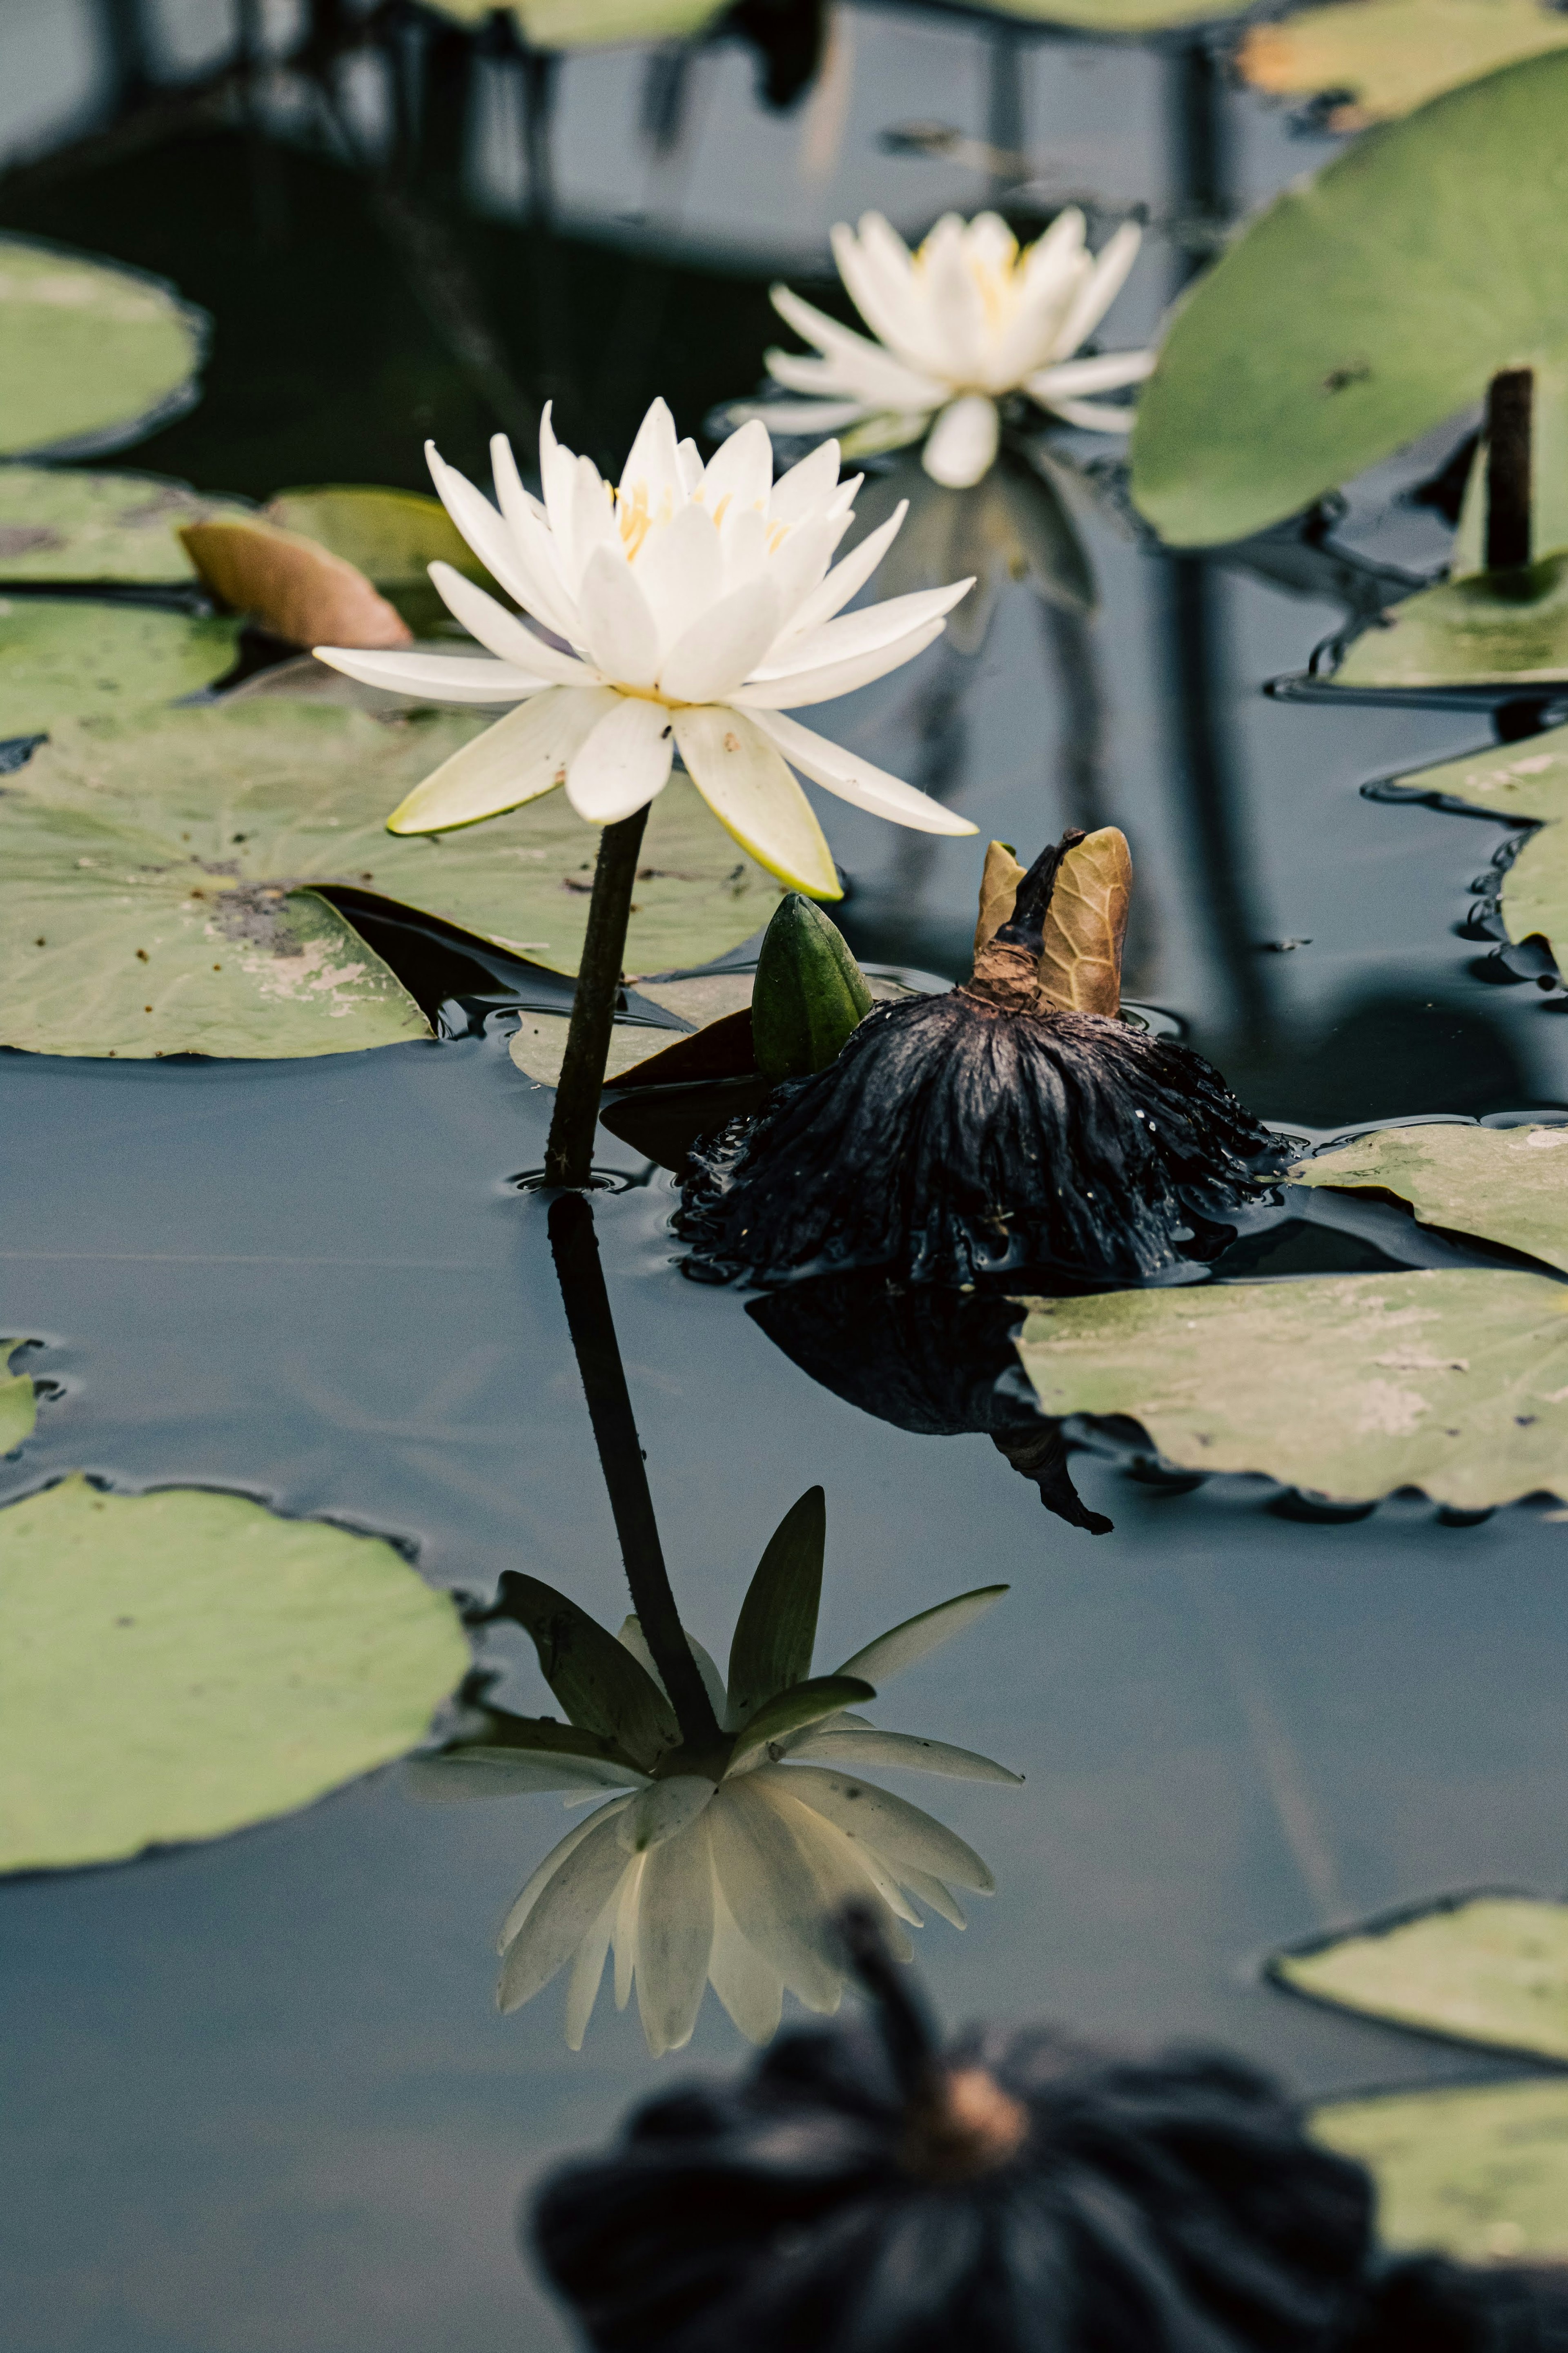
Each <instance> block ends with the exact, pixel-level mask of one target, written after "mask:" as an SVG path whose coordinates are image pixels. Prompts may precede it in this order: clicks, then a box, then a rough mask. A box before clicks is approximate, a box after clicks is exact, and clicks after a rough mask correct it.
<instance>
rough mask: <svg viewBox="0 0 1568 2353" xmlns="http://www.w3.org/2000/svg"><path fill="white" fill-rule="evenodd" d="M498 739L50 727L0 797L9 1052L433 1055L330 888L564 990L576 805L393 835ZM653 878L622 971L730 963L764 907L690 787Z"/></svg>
mask: <svg viewBox="0 0 1568 2353" xmlns="http://www.w3.org/2000/svg"><path fill="white" fill-rule="evenodd" d="M481 725H482V721H479V720H475V719H471V718H468V717H467V716H453V715H450V714H445V715H442V716H439V717H437V716H436V715H434V714H429V715H422V716H418V717H410V718H403V719H399V720H395V721H390V722H389V721H382V720H376V719H372V718H370V717H368V716H365V715H363V714H362V713H360V712H345V711H335V710H331V709H314V708H311V707H309V706H299V705H290V704H287V703H268V702H254V703H247V704H243V705H240V706H237V707H235V708H227V707H224V706H221V705H219V706H212V705H209V706H207V707H205V708H200V709H195V710H187V711H170V712H157V713H148V714H145V715H144V716H142V717H138V718H133V719H129V720H124V721H108V720H104V721H98V722H94V723H85V724H84V723H75V724H73V723H62V724H61V725H60V726H58V728H52V729H51V740H50V742H49V743H48V744H45V745H43V746H42V747H41V748H40V749H39V750H38V751H37V752H36V753H35V754H34V755H33V757H32V759H31V760H30V761H29V762H28V764H27V765H26V767H25V768H23V769H21V770H19V771H18V772H17V773H16V775H15V776H11V777H9V778H7V779H6V785H5V793H4V795H3V797H0V1043H3V1044H5V1045H11V1046H21V1047H25V1048H26V1049H28V1050H31V1051H33V1052H35V1053H54V1054H115V1055H121V1056H126V1055H135V1056H145V1055H152V1054H172V1053H204V1054H215V1055H239V1056H250V1055H259V1056H279V1055H295V1054H321V1053H348V1052H357V1051H359V1050H362V1049H363V1048H366V1047H370V1046H381V1045H387V1044H391V1043H394V1042H395V1041H396V1040H398V1039H410V1038H425V1037H428V1035H429V1029H428V1027H427V1025H426V1020H425V1017H424V1015H423V1014H422V1013H421V1012H420V1010H419V1008H418V1007H417V1006H416V1004H415V1002H414V1000H413V998H412V997H409V996H408V995H407V994H406V992H405V990H404V989H403V987H402V986H401V985H400V983H399V982H398V981H397V980H396V978H395V976H394V975H393V974H392V972H391V971H390V970H389V968H388V967H387V966H386V965H384V964H383V963H382V961H381V959H380V958H379V957H378V956H377V955H374V954H373V952H372V951H371V950H370V949H369V948H368V947H367V946H366V945H365V944H364V943H363V940H362V939H361V938H360V937H359V935H358V934H357V933H355V932H354V931H353V929H352V928H351V926H350V924H349V923H348V922H347V921H346V920H345V919H344V918H343V917H342V916H341V915H340V914H338V913H337V912H336V910H335V909H333V908H332V907H331V905H330V904H329V903H328V902H326V901H325V900H324V899H322V898H321V897H320V896H319V895H317V891H316V888H315V887H314V886H317V885H330V884H331V883H334V882H336V883H339V884H342V885H344V886H346V887H352V888H353V890H354V891H356V892H371V893H372V894H373V895H374V896H376V897H378V898H385V899H388V900H392V901H395V902H399V903H401V904H403V905H406V906H410V907H415V908H418V909H419V910H421V911H422V912H424V913H428V914H435V915H440V916H442V917H444V918H445V919H446V920H447V921H448V922H450V923H456V924H458V925H460V926H461V927H462V928H463V929H465V930H467V931H470V932H476V933H478V934H480V935H481V936H482V937H484V938H486V939H489V940H493V941H495V942H497V943H498V944H500V945H501V946H503V947H508V948H511V949H514V950H521V952H522V953H524V954H525V955H530V956H531V957H533V958H534V959H535V960H536V961H538V962H541V963H543V964H546V965H550V966H552V967H553V968H554V969H556V970H558V971H566V972H570V971H572V970H573V969H574V966H575V964H576V960H577V956H578V955H579V953H580V950H581V945H582V940H583V934H584V928H585V926H586V921H587V910H588V902H589V897H590V893H591V889H592V881H593V871H594V860H595V854H596V848H597V835H596V834H595V831H594V829H593V828H591V827H589V826H586V825H584V823H583V821H582V819H581V818H578V817H577V816H575V815H574V812H573V810H572V809H571V807H569V806H568V804H567V802H566V800H565V798H564V797H563V795H561V794H552V795H551V796H550V797H548V798H547V799H545V800H542V801H535V802H533V803H531V805H530V806H529V807H527V808H525V809H521V810H519V811H518V812H517V813H516V814H515V815H513V816H510V817H505V818H498V819H497V820H496V822H495V823H494V824H493V825H489V826H487V827H486V828H484V830H483V832H482V833H464V834H458V835H457V836H455V837H453V838H452V839H449V840H442V839H439V838H437V839H429V838H425V837H414V838H410V839H398V838H396V837H395V836H394V835H391V834H388V833H387V832H386V831H385V830H384V818H385V816H386V812H387V810H388V809H390V808H392V807H395V804H396V803H397V801H398V800H399V799H400V798H401V797H402V796H403V795H404V794H405V792H406V791H408V789H409V788H410V787H411V786H413V785H414V784H415V783H416V781H417V780H418V779H419V778H420V777H421V776H425V775H426V774H427V772H428V771H429V770H430V769H431V768H432V767H434V766H435V765H437V763H438V762H439V761H440V760H442V759H443V758H445V757H447V755H448V754H450V753H451V752H453V751H455V750H456V749H457V747H458V744H462V743H465V742H467V741H468V738H469V737H470V736H471V735H472V734H474V733H476V732H477V731H478V729H479V726H481ZM643 855H644V858H645V859H646V860H647V865H646V866H645V867H644V868H643V869H641V870H640V872H639V879H638V882H637V898H636V900H635V902H634V907H635V910H636V912H635V913H634V914H633V916H632V920H631V927H630V932H629V934H628V947H627V962H628V965H632V964H634V963H635V964H636V965H640V966H641V967H642V968H645V969H653V970H658V969H668V968H669V967H670V966H671V965H679V964H681V963H695V962H700V961H702V960H703V959H705V958H708V957H710V956H714V955H721V954H722V953H723V952H724V951H725V950H726V949H729V948H731V947H734V946H736V945H738V944H739V943H740V942H741V941H742V939H744V938H746V937H747V936H748V935H749V934H751V933H752V932H753V931H754V930H756V928H757V926H758V924H759V923H761V922H763V920H764V918H765V916H766V914H767V913H768V912H769V911H770V909H771V908H772V906H773V903H774V901H775V898H776V889H775V886H774V885H773V883H772V882H771V881H769V880H768V879H767V878H766V877H765V876H764V875H763V872H762V870H761V868H759V867H757V866H754V865H753V864H752V862H751V860H748V859H746V858H744V857H743V856H742V854H741V852H740V851H738V850H737V849H736V848H735V845H734V843H733V842H732V841H731V839H730V837H729V835H728V834H726V833H724V832H723V831H722V830H721V828H720V827H719V826H718V825H717V824H716V823H715V822H714V821H713V819H712V818H710V816H709V815H708V812H707V810H706V808H705V807H704V806H703V804H702V803H701V801H700V799H699V797H698V796H697V793H696V791H695V789H694V787H692V786H690V785H689V784H687V783H686V782H685V781H684V779H677V780H674V781H672V782H671V783H670V784H669V785H668V786H667V788H666V789H665V791H664V792H663V793H662V794H660V796H659V797H658V800H657V801H656V803H655V805H654V808H653V813H652V816H651V818H650V819H649V824H648V830H647V836H646V839H645V842H644V849H643Z"/></svg>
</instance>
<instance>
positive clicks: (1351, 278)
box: [1132, 54, 1568, 546]
mask: <svg viewBox="0 0 1568 2353" xmlns="http://www.w3.org/2000/svg"><path fill="white" fill-rule="evenodd" d="M1565 115H1568V56H1564V55H1561V54H1559V55H1554V56H1550V57H1541V58H1529V59H1527V60H1526V61H1525V62H1524V63H1523V64H1521V65H1516V66H1510V67H1507V68H1505V69H1503V70H1502V71H1500V72H1498V73H1494V74H1489V75H1488V76H1487V77H1486V79H1484V80H1481V81H1476V82H1470V83H1468V84H1467V85H1466V86H1465V87H1464V88H1463V89H1462V90H1452V91H1449V92H1447V93H1446V94H1445V95H1444V96H1442V97H1440V98H1436V99H1434V100H1432V101H1431V103H1430V104H1429V105H1427V106H1424V107H1422V108H1421V109H1420V110H1419V111H1417V112H1416V113H1415V114H1412V115H1409V116H1407V117H1406V118H1405V120H1404V121H1400V122H1394V123H1391V124H1389V125H1387V126H1386V127H1384V128H1383V129H1381V130H1376V131H1373V132H1369V133H1368V134H1367V135H1366V137H1365V138H1363V139H1362V140H1359V141H1358V142H1356V144H1355V145H1354V146H1353V147H1352V149H1351V150H1350V151H1349V153H1346V154H1343V155H1342V156H1340V157H1338V158H1337V159H1336V160H1335V161H1334V162H1333V163H1331V164H1329V165H1327V166H1326V168H1325V169H1324V170H1322V171H1321V172H1320V173H1318V174H1316V175H1315V176H1314V177H1313V178H1311V179H1310V180H1308V181H1306V182H1304V183H1300V184H1299V185H1296V186H1294V187H1291V188H1289V189H1287V190H1286V191H1285V192H1284V194H1283V195H1280V196H1279V197H1277V198H1276V199H1275V201H1274V202H1273V203H1272V204H1271V205H1269V206H1268V207H1267V208H1266V210H1264V211H1263V212H1262V213H1260V214H1259V215H1258V216H1257V218H1256V219H1255V220H1253V221H1252V222H1251V223H1249V225H1248V226H1247V227H1246V228H1245V229H1244V230H1243V231H1242V232H1241V234H1240V235H1239V236H1238V237H1237V239H1236V241H1235V242H1234V244H1232V245H1231V246H1230V247H1229V248H1227V249H1226V252H1225V254H1224V255H1223V256H1222V257H1221V259H1220V260H1219V261H1218V263H1217V264H1216V265H1215V268H1214V269H1212V270H1210V271H1209V272H1208V273H1207V274H1206V275H1205V277H1204V278H1202V279H1200V280H1199V281H1198V282H1197V284H1196V286H1195V287H1194V290H1193V292H1192V293H1191V295H1190V296H1188V298H1187V299H1186V301H1184V303H1183V304H1182V306H1181V308H1180V309H1179V310H1178V311H1177V313H1176V317H1175V320H1174V322H1173V326H1172V328H1171V332H1170V333H1169V334H1168V336H1167V337H1166V339H1165V343H1164V345H1163V350H1162V352H1161V354H1160V361H1159V364H1158V366H1157V367H1156V369H1155V371H1154V374H1153V375H1152V377H1151V378H1150V379H1149V381H1148V383H1147V384H1146V385H1144V387H1143V392H1142V397H1141V399H1140V401H1139V405H1138V419H1137V424H1136V426H1135V427H1134V429H1133V435H1132V493H1133V497H1134V500H1135V501H1136V503H1137V504H1138V506H1139V507H1140V509H1141V510H1142V512H1143V513H1144V514H1145V515H1146V516H1147V517H1148V519H1149V521H1150V522H1152V523H1153V525H1154V526H1155V528H1156V530H1158V531H1159V532H1160V533H1161V534H1162V536H1163V538H1165V539H1166V540H1167V541H1169V542H1171V543H1173V544H1175V545H1178V546H1194V545H1197V546H1202V545H1209V544H1213V543H1216V542H1223V541H1226V540H1237V539H1245V538H1247V537H1248V536H1249V535H1250V534H1251V533H1254V532H1258V531H1261V530H1263V529H1264V528H1265V527H1266V526H1267V525H1268V524H1269V523H1273V522H1279V521H1280V520H1281V518H1282V517H1284V516H1286V515H1289V514H1291V513H1294V512H1296V511H1297V510H1298V509H1299V508H1300V507H1303V506H1306V505H1307V504H1308V503H1309V502H1310V501H1311V500H1313V499H1315V498H1318V497H1320V496H1321V494H1322V493H1323V492H1324V491H1329V490H1332V489H1334V488H1335V487H1336V486H1337V485H1338V484H1340V483H1342V482H1346V481H1349V480H1351V478H1352V476H1353V475H1355V474H1359V473H1360V472H1362V470H1363V469H1364V468H1365V467H1368V466H1371V465H1374V464H1376V463H1377V462H1378V461H1379V460H1380V459H1384V458H1386V457H1388V456H1390V455H1391V454H1392V453H1393V451H1394V450H1395V449H1397V448H1401V447H1402V446H1403V445H1404V444H1405V442H1408V441H1413V440H1415V438H1416V437H1417V436H1418V435H1420V434H1422V433H1425V432H1426V431H1428V430H1429V429H1430V428H1431V427H1434V426H1436V425H1440V424H1441V423H1442V422H1443V420H1444V418H1445V417H1451V416H1453V415H1454V414H1455V413H1456V411H1458V410H1459V409H1462V408H1465V407H1467V406H1469V405H1470V404H1471V403H1473V402H1476V401H1479V399H1480V397H1481V395H1482V393H1483V392H1484V390H1485V388H1486V385H1487V383H1488V380H1489V377H1490V376H1491V375H1492V374H1493V373H1494V371H1495V370H1496V369H1498V368H1499V367H1500V366H1505V365H1507V366H1524V365H1530V364H1539V363H1540V362H1541V361H1542V359H1544V358H1546V357H1547V356H1548V355H1550V354H1552V353H1555V352H1556V351H1557V350H1558V349H1559V348H1560V347H1561V345H1562V344H1563V340H1564V336H1565V333H1568V297H1565V295H1564V291H1563V271H1562V235H1563V227H1562V225H1563V209H1564V206H1565V204H1568V150H1565V149H1564V145H1563V136H1562V125H1563V120H1564V117H1565Z"/></svg>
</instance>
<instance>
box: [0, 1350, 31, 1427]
mask: <svg viewBox="0 0 1568 2353" xmlns="http://www.w3.org/2000/svg"><path fill="white" fill-rule="evenodd" d="M26 1345H27V1344H26V1341H25V1340H0V1454H9V1453H10V1452H11V1451H12V1450H13V1448H15V1447H17V1446H20V1445H21V1443H22V1441H23V1440H24V1439H25V1438H31V1436H32V1434H33V1425H34V1423H35V1422H36V1421H37V1418H38V1409H37V1398H36V1397H35V1396H34V1392H33V1384H32V1382H31V1381H30V1380H29V1379H28V1377H27V1376H26V1373H17V1372H13V1371H12V1369H11V1359H12V1357H13V1356H15V1355H16V1351H17V1349H18V1348H25V1347H26Z"/></svg>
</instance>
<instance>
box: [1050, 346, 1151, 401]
mask: <svg viewBox="0 0 1568 2353" xmlns="http://www.w3.org/2000/svg"><path fill="white" fill-rule="evenodd" d="M1159 356H1160V354H1159V353H1158V352H1107V353H1105V355H1104V357H1103V358H1102V359H1097V360H1063V361H1061V362H1060V363H1059V364H1058V365H1057V366H1056V367H1048V368H1042V369H1041V370H1040V371H1039V373H1038V374H1037V375H1031V376H1030V377H1028V378H1027V380H1026V389H1027V390H1028V391H1029V392H1031V393H1033V395H1034V396H1035V398H1036V399H1037V400H1039V401H1046V402H1050V401H1052V400H1055V399H1056V398H1057V396H1058V395H1059V394H1064V393H1065V394H1066V395H1067V396H1068V397H1069V398H1072V397H1075V396H1077V395H1078V394H1079V393H1081V392H1117V391H1120V389H1121V386H1122V385H1124V384H1142V381H1143V379H1144V377H1145V376H1146V375H1152V374H1153V372H1154V363H1155V361H1156V360H1157V359H1158V358H1159Z"/></svg>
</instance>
